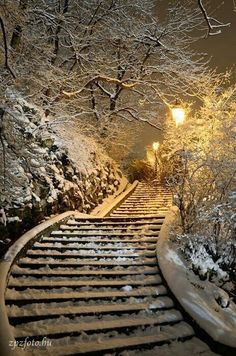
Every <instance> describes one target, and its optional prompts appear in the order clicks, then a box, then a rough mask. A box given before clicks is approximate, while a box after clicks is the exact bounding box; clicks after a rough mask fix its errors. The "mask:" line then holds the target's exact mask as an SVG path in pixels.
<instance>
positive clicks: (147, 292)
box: [5, 285, 167, 301]
mask: <svg viewBox="0 0 236 356" xmlns="http://www.w3.org/2000/svg"><path fill="white" fill-rule="evenodd" d="M166 292H167V291H166V288H165V287H164V286H163V285H160V286H157V287H137V288H133V289H132V290H131V291H122V290H115V291H113V290H109V291H103V292H97V291H96V292H93V291H86V292H76V291H72V292H65V291H63V290H62V291H61V292H60V291H58V292H50V291H47V290H45V291H40V290H33V289H26V290H24V291H22V292H19V291H15V290H12V289H7V292H6V296H5V299H6V301H19V300H22V301H28V300H32V301H42V300H50V301H51V300H60V299H61V300H62V299H68V300H72V299H95V298H96V299H99V298H101V299H102V298H115V297H117V298H125V297H141V296H155V295H165V294H166Z"/></svg>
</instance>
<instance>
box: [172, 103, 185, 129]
mask: <svg viewBox="0 0 236 356" xmlns="http://www.w3.org/2000/svg"><path fill="white" fill-rule="evenodd" d="M171 113H172V117H173V119H174V120H175V124H176V127H178V126H179V125H182V124H183V122H184V119H185V110H184V108H183V107H182V106H181V103H180V101H179V100H177V99H176V101H175V104H174V106H172V108H171Z"/></svg>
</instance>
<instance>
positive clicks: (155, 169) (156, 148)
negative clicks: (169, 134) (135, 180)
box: [152, 141, 160, 178]
mask: <svg viewBox="0 0 236 356" xmlns="http://www.w3.org/2000/svg"><path fill="white" fill-rule="evenodd" d="M159 147H160V142H158V141H156V142H153V144H152V149H153V152H154V159H155V160H154V172H155V178H157V166H158V156H157V151H158V148H159Z"/></svg>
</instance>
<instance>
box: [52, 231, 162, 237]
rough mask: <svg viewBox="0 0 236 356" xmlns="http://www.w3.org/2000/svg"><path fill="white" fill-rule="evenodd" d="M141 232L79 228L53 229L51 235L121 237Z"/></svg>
mask: <svg viewBox="0 0 236 356" xmlns="http://www.w3.org/2000/svg"><path fill="white" fill-rule="evenodd" d="M138 234H139V232H133V233H132V232H130V231H128V232H125V233H121V232H103V231H99V230H98V231H94V232H90V231H89V232H86V233H82V232H80V231H79V230H78V231H75V232H73V231H71V232H69V231H60V230H56V231H52V232H51V236H61V235H62V236H78V237H79V236H80V237H88V236H96V237H99V236H111V237H112V236H117V237H118V236H120V237H123V236H124V237H128V236H137V235H138ZM145 236H158V232H156V231H150V232H145Z"/></svg>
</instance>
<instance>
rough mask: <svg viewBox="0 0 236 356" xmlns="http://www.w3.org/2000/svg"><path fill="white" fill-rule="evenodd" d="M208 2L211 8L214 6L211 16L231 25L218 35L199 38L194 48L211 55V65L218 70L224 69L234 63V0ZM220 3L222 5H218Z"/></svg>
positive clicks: (235, 61)
mask: <svg viewBox="0 0 236 356" xmlns="http://www.w3.org/2000/svg"><path fill="white" fill-rule="evenodd" d="M210 3H211V4H212V5H211V10H212V9H214V8H216V11H215V13H214V14H213V16H214V17H215V18H216V19H217V20H219V21H221V22H223V23H228V22H230V23H231V25H230V26H229V27H225V28H222V33H221V34H219V35H215V36H209V37H208V38H206V39H202V40H199V41H198V43H197V44H196V48H199V49H200V50H201V51H203V52H206V53H207V54H208V55H209V57H212V59H211V62H210V65H211V66H212V67H217V68H218V71H225V70H226V69H227V68H229V67H232V66H233V65H235V64H236V12H235V11H234V6H233V3H234V2H233V0H225V1H222V0H211V1H210ZM222 3H223V4H222ZM235 3H236V1H235ZM213 4H214V5H213ZM220 4H222V5H221V6H220ZM218 6H219V7H218Z"/></svg>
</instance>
